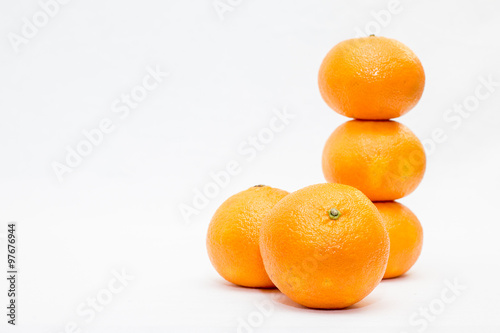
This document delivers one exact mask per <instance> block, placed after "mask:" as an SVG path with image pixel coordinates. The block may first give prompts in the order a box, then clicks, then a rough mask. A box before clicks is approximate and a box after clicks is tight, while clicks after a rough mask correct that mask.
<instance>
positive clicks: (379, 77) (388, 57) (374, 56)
mask: <svg viewBox="0 0 500 333" xmlns="http://www.w3.org/2000/svg"><path fill="white" fill-rule="evenodd" d="M318 84H319V90H320V93H321V96H322V97H323V99H324V100H325V102H326V103H327V104H328V105H329V106H330V107H331V108H332V109H333V110H335V111H337V112H338V113H340V114H341V115H344V116H346V117H351V118H357V119H390V118H396V117H399V116H402V115H403V114H405V113H406V112H408V111H410V109H412V108H413V107H414V106H415V104H417V102H418V101H419V99H420V97H421V96H422V93H423V91H424V85H425V74H424V69H423V67H422V64H421V63H420V60H419V59H418V58H417V56H416V55H415V53H413V51H412V50H410V49H409V48H408V47H407V46H406V45H404V44H403V43H401V42H398V41H397V40H394V39H390V38H385V37H375V36H370V37H362V38H354V39H349V40H345V41H343V42H340V43H339V44H337V45H336V46H335V47H334V48H333V49H331V50H330V52H328V54H327V55H326V57H325V58H324V60H323V63H322V64H321V67H320V69H319V76H318Z"/></svg>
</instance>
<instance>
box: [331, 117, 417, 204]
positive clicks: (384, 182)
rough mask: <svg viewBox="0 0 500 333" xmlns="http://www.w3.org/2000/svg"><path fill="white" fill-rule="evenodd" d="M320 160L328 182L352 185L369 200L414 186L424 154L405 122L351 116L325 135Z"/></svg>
mask: <svg viewBox="0 0 500 333" xmlns="http://www.w3.org/2000/svg"><path fill="white" fill-rule="evenodd" d="M322 164H323V174H324V176H325V179H326V180H327V181H328V182H330V183H340V184H347V185H351V186H354V187H355V188H357V189H359V190H360V191H362V192H363V193H364V194H365V195H366V196H367V197H368V198H370V200H372V201H390V200H396V199H399V198H402V197H404V196H406V195H408V194H410V193H411V192H412V191H413V190H415V188H416V187H417V186H418V184H420V181H421V180H422V178H423V176H424V172H425V165H426V158H425V151H424V147H423V146H422V143H421V142H420V140H419V139H418V138H417V137H416V136H415V134H413V132H412V131H411V130H410V129H409V128H408V127H406V126H405V125H403V124H400V123H398V122H396V121H365V120H351V121H348V122H346V123H344V124H342V125H341V126H339V127H338V128H337V129H336V130H335V131H334V132H333V133H332V134H331V136H330V137H329V138H328V140H327V142H326V144H325V148H324V149H323V163H322Z"/></svg>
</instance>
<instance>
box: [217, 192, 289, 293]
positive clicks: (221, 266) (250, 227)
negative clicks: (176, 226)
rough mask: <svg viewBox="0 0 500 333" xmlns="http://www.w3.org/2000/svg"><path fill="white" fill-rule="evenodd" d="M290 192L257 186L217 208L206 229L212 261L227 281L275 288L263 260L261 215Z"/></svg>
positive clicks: (242, 284)
mask: <svg viewBox="0 0 500 333" xmlns="http://www.w3.org/2000/svg"><path fill="white" fill-rule="evenodd" d="M286 195H288V192H286V191H283V190H280V189H276V188H272V187H270V186H260V185H258V186H254V187H251V188H249V189H248V190H245V191H242V192H240V193H238V194H235V195H233V196H232V197H230V198H229V199H227V200H226V201H225V202H224V203H223V204H222V205H221V206H220V207H219V208H218V209H217V211H216V212H215V214H214V216H213V217H212V220H211V221H210V225H209V227H208V233H207V250H208V256H209V258H210V261H211V262H212V265H213V266H214V268H215V269H216V270H217V272H218V273H219V274H220V275H221V276H222V277H223V278H224V279H226V280H227V281H229V282H232V283H234V284H237V285H240V286H244V287H260V288H273V287H274V284H273V283H272V282H271V280H270V279H269V277H268V276H267V273H266V271H265V269H264V265H263V264H262V257H261V256H260V250H259V231H260V225H261V222H262V219H263V218H264V216H265V215H266V214H267V213H268V212H269V211H270V210H271V208H272V207H273V206H274V205H275V204H276V203H277V202H278V201H279V200H281V199H282V198H283V197H285V196H286Z"/></svg>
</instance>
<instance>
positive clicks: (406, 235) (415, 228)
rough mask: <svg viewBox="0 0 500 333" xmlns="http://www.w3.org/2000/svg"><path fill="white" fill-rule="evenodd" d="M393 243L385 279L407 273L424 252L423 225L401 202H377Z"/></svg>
mask: <svg viewBox="0 0 500 333" xmlns="http://www.w3.org/2000/svg"><path fill="white" fill-rule="evenodd" d="M375 206H376V207H377V209H378V211H379V212H380V215H382V219H383V221H384V226H385V229H386V230H387V232H388V233H389V239H390V242H391V246H390V253H389V262H388V263H387V268H386V270H385V274H384V279H389V278H394V277H398V276H400V275H403V274H404V273H406V272H407V271H408V270H409V269H410V268H411V267H412V266H413V265H414V264H415V262H416V261H417V259H418V257H419V256H420V252H422V243H423V240H424V236H423V235H424V234H423V230H422V225H421V224H420V221H419V220H418V218H417V217H416V216H415V214H413V212H412V211H411V210H410V209H408V207H406V206H405V205H403V204H400V203H399V202H393V201H389V202H375Z"/></svg>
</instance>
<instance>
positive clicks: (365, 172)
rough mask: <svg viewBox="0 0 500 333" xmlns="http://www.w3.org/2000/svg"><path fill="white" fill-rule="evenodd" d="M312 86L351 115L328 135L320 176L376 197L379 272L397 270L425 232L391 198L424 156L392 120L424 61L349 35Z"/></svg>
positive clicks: (417, 83)
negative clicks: (381, 251)
mask: <svg viewBox="0 0 500 333" xmlns="http://www.w3.org/2000/svg"><path fill="white" fill-rule="evenodd" d="M318 84H319V89H320V92H321V95H322V97H323V99H324V100H325V102H326V103H327V104H328V105H329V106H330V107H331V108H332V109H333V110H335V111H336V112H338V113H339V114H341V115H344V116H347V117H351V118H354V120H351V121H348V122H346V123H344V124H342V125H341V126H339V127H338V128H337V129H336V130H335V131H334V132H333V133H332V134H331V136H330V137H329V139H328V140H327V142H326V145H325V148H324V150H323V163H322V164H323V174H324V176H325V178H326V180H327V181H328V182H331V183H341V184H347V185H351V186H353V187H355V188H357V189H359V190H361V191H362V192H363V193H364V194H365V195H366V196H367V197H368V198H369V199H370V200H372V201H373V202H374V203H375V205H376V207H377V208H378V209H379V212H380V213H381V215H382V217H383V219H384V223H385V226H386V229H387V231H388V233H389V237H390V255H389V262H388V265H387V269H386V272H385V275H384V278H391V277H396V276H399V275H401V274H403V273H405V272H406V271H407V270H408V269H410V268H411V266H412V265H413V264H414V263H415V261H416V260H417V258H418V256H419V255H420V251H421V249H422V240H423V236H422V227H421V225H420V222H419V221H418V219H417V217H416V216H415V215H414V214H413V213H412V212H411V211H410V210H409V209H408V208H407V207H405V206H403V205H402V204H400V203H397V202H395V201H394V200H396V199H400V198H402V197H404V196H407V195H408V194H410V193H411V192H413V190H415V188H416V187H417V186H418V185H419V183H420V181H421V180H422V177H423V175H424V172H425V164H426V159H425V152H424V148H423V146H422V143H421V142H420V141H419V139H418V138H417V137H416V136H415V134H413V132H412V131H411V130H410V129H409V128H408V127H406V126H405V125H403V124H401V123H399V122H396V121H392V120H390V119H392V118H397V117H399V116H402V115H403V114H405V113H407V112H408V111H409V110H411V109H412V108H413V107H414V106H415V105H416V104H417V102H418V101H419V99H420V97H421V96H422V92H423V90H424V85H425V74H424V70H423V67H422V64H421V63H420V60H419V59H418V58H417V56H416V55H415V54H414V53H413V51H412V50H410V49H409V48H408V47H407V46H406V45H404V44H402V43H400V42H398V41H396V40H394V39H389V38H385V37H375V36H373V35H372V36H370V37H364V38H356V39H350V40H346V41H343V42H341V43H339V44H337V45H336V46H335V47H334V48H333V49H331V50H330V52H329V53H328V54H327V55H326V57H325V58H324V60H323V63H322V64H321V67H320V70H319V77H318Z"/></svg>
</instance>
